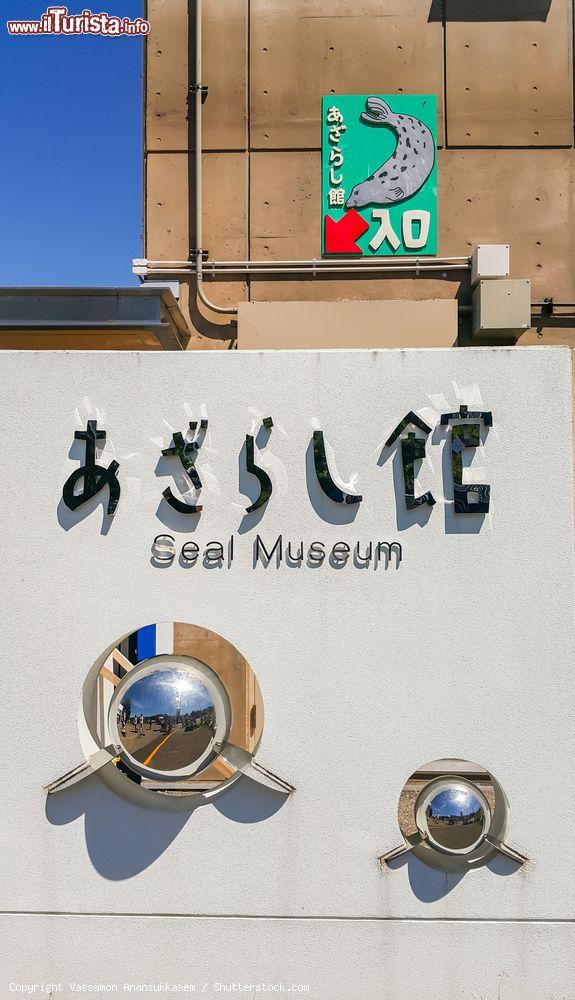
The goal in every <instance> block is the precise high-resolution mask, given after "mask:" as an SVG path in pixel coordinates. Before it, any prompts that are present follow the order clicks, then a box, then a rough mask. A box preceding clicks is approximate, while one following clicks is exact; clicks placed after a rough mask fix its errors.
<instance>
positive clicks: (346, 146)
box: [321, 94, 437, 257]
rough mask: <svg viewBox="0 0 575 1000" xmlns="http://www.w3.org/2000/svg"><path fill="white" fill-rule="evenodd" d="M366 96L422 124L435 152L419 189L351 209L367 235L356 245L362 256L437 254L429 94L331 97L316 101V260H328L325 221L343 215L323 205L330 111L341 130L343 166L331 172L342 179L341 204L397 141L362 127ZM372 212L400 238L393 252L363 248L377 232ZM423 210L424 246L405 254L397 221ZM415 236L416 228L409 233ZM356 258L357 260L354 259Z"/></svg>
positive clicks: (382, 130) (384, 131)
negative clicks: (384, 216) (338, 117)
mask: <svg viewBox="0 0 575 1000" xmlns="http://www.w3.org/2000/svg"><path fill="white" fill-rule="evenodd" d="M368 96H369V97H379V98H381V99H382V100H383V101H385V102H386V103H387V104H389V107H390V108H391V110H392V111H393V112H394V113H395V114H402V115H410V116H412V117H413V118H417V119H419V120H420V121H422V122H423V123H424V125H427V127H428V128H429V130H430V132H431V134H432V136H433V143H434V147H435V157H434V163H433V168H432V170H431V173H430V174H429V177H428V178H427V180H426V181H425V183H424V184H423V186H422V187H421V188H420V189H419V191H416V192H415V193H414V194H412V195H411V196H410V197H408V198H405V199H404V200H403V201H400V202H397V203H395V204H391V205H389V204H387V205H385V204H384V205H380V204H375V203H372V204H370V205H367V206H366V207H365V208H356V211H357V212H359V214H360V215H361V216H362V218H363V219H365V221H366V222H368V223H369V230H368V231H367V232H365V233H364V234H363V235H362V236H360V237H359V238H358V240H357V244H358V246H360V247H361V251H362V256H364V257H388V256H391V257H402V256H419V257H423V256H426V255H429V254H435V253H437V99H436V96H435V94H370V95H367V94H363V95H361V94H342V95H338V94H331V95H330V96H329V97H324V98H322V193H321V198H322V211H321V241H322V242H321V248H322V256H328V257H331V256H333V254H332V253H326V249H325V216H326V215H329V216H331V218H332V219H333V220H334V221H337V220H338V219H341V218H342V217H343V216H344V215H345V214H346V211H347V210H346V209H345V208H344V207H332V206H330V204H329V201H328V198H329V190H330V187H331V185H330V178H329V174H330V168H331V167H332V166H333V164H332V163H330V162H329V154H330V150H332V149H333V148H334V147H333V145H332V144H331V143H330V142H329V134H330V127H331V125H330V123H329V122H328V121H327V117H328V112H329V109H330V108H334V107H335V108H338V109H339V110H340V112H341V114H342V115H343V120H344V124H345V125H346V130H345V132H343V133H342V134H341V136H340V139H339V143H338V145H339V148H340V150H341V153H342V155H343V158H344V161H343V164H342V166H341V167H340V168H338V169H337V170H336V175H338V174H343V180H342V183H341V185H339V186H340V187H342V188H344V190H345V198H346V199H347V198H348V197H349V196H350V194H351V191H352V189H353V188H354V187H355V185H356V184H359V183H361V182H362V181H364V180H365V179H366V178H367V177H369V176H370V175H371V174H372V173H374V172H375V171H376V170H377V169H378V168H380V167H382V166H383V164H384V163H385V161H386V160H387V159H388V158H389V157H390V156H391V155H392V154H393V152H394V150H395V147H396V145H397V136H396V133H395V132H394V130H393V129H392V128H390V127H388V126H385V125H381V126H380V125H368V124H364V123H363V122H362V121H361V119H360V115H361V113H362V111H364V110H365V103H366V101H367V98H368ZM373 209H388V210H389V215H390V220H391V224H392V226H393V229H394V231H395V232H396V234H397V236H398V237H399V239H400V245H399V247H398V248H397V250H395V251H394V250H393V249H392V247H391V246H390V245H389V243H388V242H387V240H384V242H383V243H382V245H381V246H380V247H379V249H377V250H372V249H371V248H370V247H369V242H370V240H372V239H373V237H374V236H375V234H376V232H377V230H378V229H379V220H378V219H373V220H372V214H371V213H372V211H373ZM416 209H417V210H423V211H427V212H429V213H430V215H431V220H430V226H429V235H428V238H427V242H426V244H425V246H424V247H422V248H421V249H417V250H413V249H408V248H406V246H405V245H404V241H403V237H402V217H403V213H404V212H405V211H408V210H416ZM414 232H415V233H417V227H416V228H415V229H414ZM357 256H359V255H357Z"/></svg>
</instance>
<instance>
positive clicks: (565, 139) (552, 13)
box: [446, 0, 573, 146]
mask: <svg viewBox="0 0 575 1000" xmlns="http://www.w3.org/2000/svg"><path fill="white" fill-rule="evenodd" d="M463 2H464V5H465V7H470V6H471V5H472V3H474V2H475V0H463ZM461 4H462V0H447V25H446V62H447V70H446V77H447V141H448V143H449V144H450V145H456V146H572V145H573V93H572V91H573V76H572V56H571V53H572V26H571V16H572V13H571V12H572V3H571V0H553V2H552V3H551V6H550V8H549V12H548V15H547V19H546V20H545V21H534V20H526V21H521V20H514V21H497V22H493V21H481V20H471V19H470V20H469V21H460V20H457V17H458V15H459V16H461V10H460V8H461ZM451 13H452V14H453V18H454V20H451V19H450V14H451Z"/></svg>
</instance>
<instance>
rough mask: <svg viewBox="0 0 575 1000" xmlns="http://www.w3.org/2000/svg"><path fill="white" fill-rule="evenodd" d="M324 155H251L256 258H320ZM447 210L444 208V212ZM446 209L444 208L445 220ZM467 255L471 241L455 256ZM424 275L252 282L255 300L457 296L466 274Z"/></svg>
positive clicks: (253, 255)
mask: <svg viewBox="0 0 575 1000" xmlns="http://www.w3.org/2000/svg"><path fill="white" fill-rule="evenodd" d="M320 183H321V177H320V156H319V153H318V152H313V151H312V152H308V151H306V152H304V151H296V150H293V151H290V152H285V153H272V152H269V153H268V152H264V151H263V150H262V151H260V152H257V153H253V154H252V156H251V184H250V205H251V229H250V232H251V237H250V245H251V256H252V258H253V259H256V260H274V259H275V260H285V259H292V258H293V259H311V258H313V257H317V258H320V257H321V220H320ZM444 211H445V210H444ZM442 214H443V212H440V223H441V216H442ZM465 253H467V246H466V243H463V244H460V245H459V247H458V249H457V250H454V251H453V254H454V255H455V254H457V255H459V254H465ZM445 274H446V277H445V278H444V277H443V276H442V275H443V272H437V276H436V277H435V276H432V275H430V274H427V275H421V276H420V277H419V278H415V276H411V277H410V276H409V275H406V274H405V273H404V272H391V274H390V275H381V276H379V277H377V278H376V277H373V278H366V279H361V278H356V277H351V278H349V279H345V280H342V279H338V278H337V277H336V278H331V279H321V278H315V279H313V278H309V279H308V280H304V281H296V280H295V279H293V278H290V279H288V278H285V279H278V280H274V279H270V278H266V279H264V280H259V281H257V280H255V279H252V281H251V286H250V287H251V295H250V298H251V299H252V300H261V301H286V300H298V299H302V300H323V301H330V300H332V301H333V300H341V299H353V300H357V299H369V298H374V299H388V298H405V299H408V298H414V299H434V298H453V297H454V296H455V295H457V293H458V290H459V286H460V283H461V281H462V280H465V279H466V277H467V275H466V272H457V273H455V272H445Z"/></svg>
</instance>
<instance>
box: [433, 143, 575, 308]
mask: <svg viewBox="0 0 575 1000" xmlns="http://www.w3.org/2000/svg"><path fill="white" fill-rule="evenodd" d="M574 172H575V162H574V159H573V154H572V153H571V152H570V151H569V150H562V149H539V150H528V149H500V150H482V149H475V150H464V151H455V150H442V151H441V153H440V157H439V199H440V200H439V211H440V239H439V252H440V253H441V254H445V255H455V254H461V253H470V252H471V247H472V246H474V245H475V244H476V243H509V244H510V254H511V275H510V276H511V277H512V278H530V279H531V282H532V296H533V301H535V302H540V301H542V300H543V299H544V298H545V297H546V296H553V297H554V298H555V299H556V300H557V301H563V302H573V301H575V271H574V268H573V260H574V259H575V233H574V228H573V227H574V223H575V212H574V199H573V177H574Z"/></svg>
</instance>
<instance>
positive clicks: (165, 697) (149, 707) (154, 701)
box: [126, 670, 213, 715]
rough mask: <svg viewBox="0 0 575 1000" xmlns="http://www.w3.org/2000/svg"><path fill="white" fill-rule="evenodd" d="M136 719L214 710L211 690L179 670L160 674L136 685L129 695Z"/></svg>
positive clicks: (127, 695) (158, 672)
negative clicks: (147, 716) (179, 712)
mask: <svg viewBox="0 0 575 1000" xmlns="http://www.w3.org/2000/svg"><path fill="white" fill-rule="evenodd" d="M126 698H129V699H130V702H131V709H130V711H131V714H132V715H139V714H140V713H141V714H142V715H158V714H162V715H175V714H176V710H177V708H178V706H179V708H180V711H181V713H182V715H185V713H186V712H195V711H200V710H201V709H203V708H212V707H213V705H212V700H211V698H210V695H209V693H208V691H207V689H206V688H205V687H204V685H203V684H200V682H199V681H196V680H195V679H194V678H193V677H190V676H189V675H188V674H184V673H183V672H182V671H179V670H157V671H155V673H153V674H147V675H146V676H145V677H142V678H141V680H139V681H136V682H135V684H132V685H131V686H130V688H129V690H128V692H127V693H126Z"/></svg>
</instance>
